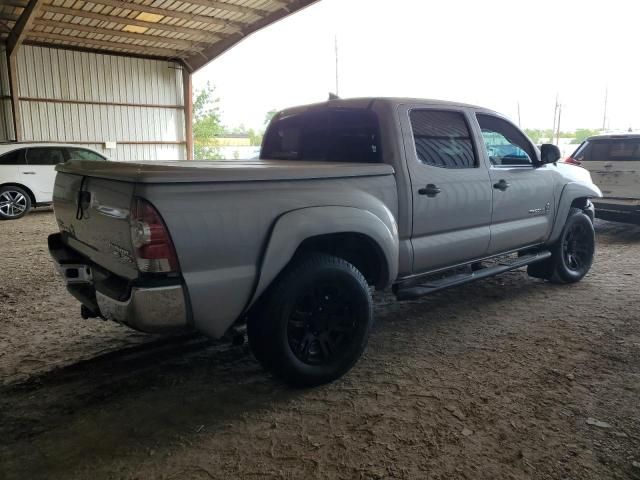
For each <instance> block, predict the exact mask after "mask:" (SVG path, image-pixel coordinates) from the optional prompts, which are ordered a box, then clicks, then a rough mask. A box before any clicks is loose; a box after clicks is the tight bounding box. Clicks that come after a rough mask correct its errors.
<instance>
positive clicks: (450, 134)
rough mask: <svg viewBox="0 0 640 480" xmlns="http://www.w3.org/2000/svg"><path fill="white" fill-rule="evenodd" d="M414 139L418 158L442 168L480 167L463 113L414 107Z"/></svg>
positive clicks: (412, 125)
mask: <svg viewBox="0 0 640 480" xmlns="http://www.w3.org/2000/svg"><path fill="white" fill-rule="evenodd" d="M409 116H410V119H411V128H412V130H413V140H414V143H415V147H416V155H417V156H418V160H420V161H421V162H422V163H424V164H426V165H431V166H434V167H441V168H475V167H477V166H478V162H477V159H476V155H475V152H474V149H473V142H472V140H471V133H470V131H469V127H468V125H467V122H466V120H465V118H464V115H463V114H462V113H461V112H449V111H440V110H412V111H411V113H410V115H409Z"/></svg>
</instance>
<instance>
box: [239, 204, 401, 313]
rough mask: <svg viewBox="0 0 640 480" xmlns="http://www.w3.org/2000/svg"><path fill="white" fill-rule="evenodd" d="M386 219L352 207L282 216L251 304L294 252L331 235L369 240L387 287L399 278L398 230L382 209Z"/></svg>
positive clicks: (264, 259)
mask: <svg viewBox="0 0 640 480" xmlns="http://www.w3.org/2000/svg"><path fill="white" fill-rule="evenodd" d="M384 210H385V213H386V216H387V218H385V219H384V221H383V219H381V218H379V217H378V216H376V215H374V214H373V213H371V212H369V211H368V210H363V209H360V208H354V207H340V206H327V207H310V208H302V209H300V210H294V211H292V212H289V213H286V214H284V215H282V216H281V217H280V218H279V219H278V220H277V221H276V223H275V225H274V227H273V230H272V233H271V237H270V239H269V244H268V246H267V249H266V251H265V255H264V258H263V261H262V267H261V269H260V277H259V280H258V285H257V287H256V290H255V292H254V294H253V297H252V299H251V302H250V305H251V304H253V303H254V302H255V301H256V300H257V299H258V298H259V297H260V295H262V293H263V292H264V291H265V290H266V289H267V287H268V286H269V285H270V284H271V282H273V280H274V279H275V278H276V277H277V276H278V274H279V273H280V272H281V271H282V269H283V268H284V267H285V266H286V265H287V264H288V263H289V262H290V261H291V259H292V258H293V255H294V254H295V252H296V250H297V249H298V247H299V246H300V244H302V242H303V241H305V240H306V239H308V238H311V237H315V236H318V235H327V234H332V233H359V234H362V235H366V236H367V237H369V238H371V239H372V240H373V241H374V242H375V243H376V244H377V245H378V247H379V248H380V250H381V251H382V253H383V255H384V259H385V261H386V263H387V269H386V271H387V272H388V275H387V278H385V279H384V282H383V283H384V285H385V286H388V285H390V284H391V282H393V281H394V280H395V279H396V277H397V276H398V255H399V253H398V252H399V248H398V245H399V241H398V228H397V225H396V221H395V219H394V217H393V214H392V213H391V212H390V211H389V210H388V209H387V208H386V207H384Z"/></svg>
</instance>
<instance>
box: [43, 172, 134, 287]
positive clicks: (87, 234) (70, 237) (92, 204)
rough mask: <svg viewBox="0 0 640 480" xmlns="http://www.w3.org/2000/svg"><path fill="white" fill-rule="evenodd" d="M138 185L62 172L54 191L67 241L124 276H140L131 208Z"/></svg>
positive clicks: (55, 205)
mask: <svg viewBox="0 0 640 480" xmlns="http://www.w3.org/2000/svg"><path fill="white" fill-rule="evenodd" d="M134 187H135V185H134V184H133V183H128V182H120V181H115V180H108V179H103V178H94V177H88V176H81V175H76V174H70V173H64V172H58V174H57V176H56V182H55V187H54V192H53V205H54V209H55V215H56V220H57V222H58V226H59V228H60V232H61V233H62V239H63V242H64V243H65V244H66V245H68V246H69V247H71V248H73V249H74V250H76V251H78V252H79V253H81V254H82V255H84V256H86V257H88V258H89V259H91V260H92V261H93V262H94V263H96V264H98V265H100V266H101V267H103V268H105V269H107V270H109V271H110V272H112V273H115V274H116V275H119V276H121V277H124V278H128V279H134V278H137V277H138V269H137V266H136V260H135V257H134V249H133V246H132V243H131V233H130V226H129V210H130V207H131V201H132V198H133V192H134Z"/></svg>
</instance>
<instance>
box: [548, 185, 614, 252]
mask: <svg viewBox="0 0 640 480" xmlns="http://www.w3.org/2000/svg"><path fill="white" fill-rule="evenodd" d="M585 197H586V198H594V197H595V198H600V197H602V192H601V191H600V189H599V188H598V187H597V186H596V185H595V184H588V183H581V182H570V183H567V184H566V185H565V186H564V187H563V188H562V192H561V193H560V201H559V202H558V213H557V214H556V218H555V221H554V223H553V229H552V230H551V235H550V236H549V241H548V243H550V244H552V243H554V242H555V241H556V240H557V239H558V238H560V233H562V229H563V228H564V224H565V220H566V219H567V217H568V216H569V210H570V209H571V204H572V203H573V201H574V200H575V199H577V198H585Z"/></svg>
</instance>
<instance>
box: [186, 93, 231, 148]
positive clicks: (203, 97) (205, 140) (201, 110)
mask: <svg viewBox="0 0 640 480" xmlns="http://www.w3.org/2000/svg"><path fill="white" fill-rule="evenodd" d="M219 102H220V99H219V98H217V97H216V96H215V87H214V86H213V85H211V83H210V82H207V84H206V85H205V86H204V88H203V89H202V90H199V91H197V92H196V94H195V99H194V101H193V157H194V158H195V159H196V160H210V159H216V160H217V159H219V158H220V153H219V151H218V148H217V146H216V144H215V137H216V136H218V135H220V134H221V133H222V132H223V131H224V128H223V126H222V123H221V122H220V107H219V106H218V105H219Z"/></svg>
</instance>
